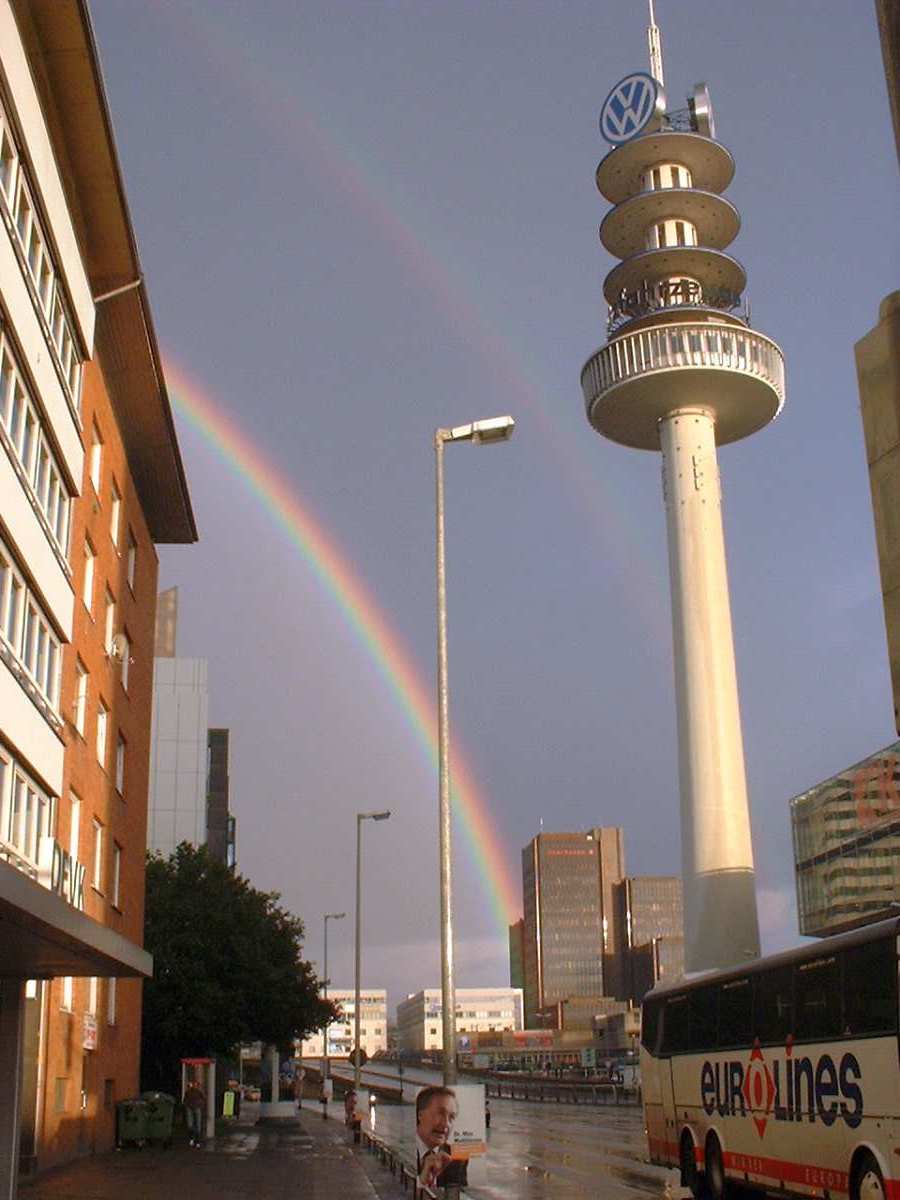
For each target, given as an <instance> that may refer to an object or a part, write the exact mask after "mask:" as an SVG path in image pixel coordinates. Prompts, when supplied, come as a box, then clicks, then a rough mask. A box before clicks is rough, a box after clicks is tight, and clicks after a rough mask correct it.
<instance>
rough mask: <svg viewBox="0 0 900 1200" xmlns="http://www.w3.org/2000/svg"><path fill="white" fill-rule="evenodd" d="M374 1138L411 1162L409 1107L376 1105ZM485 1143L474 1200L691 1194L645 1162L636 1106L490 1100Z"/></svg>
mask: <svg viewBox="0 0 900 1200" xmlns="http://www.w3.org/2000/svg"><path fill="white" fill-rule="evenodd" d="M416 1074H423V1075H424V1073H419V1072H416ZM407 1081H408V1076H407V1073H404V1082H407ZM424 1081H425V1080H424V1078H423V1079H422V1081H421V1082H424ZM429 1081H430V1080H429ZM382 1082H387V1081H386V1080H382ZM410 1098H411V1097H410ZM376 1132H377V1133H378V1134H380V1135H381V1136H382V1137H384V1138H385V1139H386V1140H387V1141H388V1142H390V1143H391V1144H392V1145H396V1146H399V1147H400V1148H402V1149H404V1150H406V1151H407V1152H408V1153H409V1154H410V1156H412V1155H413V1154H414V1153H415V1150H414V1133H415V1130H414V1118H413V1111H412V1107H411V1105H407V1104H404V1105H403V1106H402V1107H401V1106H399V1105H388V1104H385V1105H381V1106H380V1107H379V1108H378V1110H377V1113H376ZM488 1138H489V1147H490V1149H489V1153H488V1154H487V1156H486V1157H485V1159H484V1160H483V1163H482V1164H479V1165H480V1166H482V1168H483V1178H481V1179H480V1180H478V1182H477V1183H476V1181H475V1179H473V1178H472V1172H470V1187H469V1189H468V1191H469V1193H470V1194H471V1195H472V1197H473V1198H475V1200H584V1198H586V1197H591V1198H592V1200H593V1198H595V1197H604V1198H606V1197H609V1198H611V1200H638V1198H641V1200H647V1198H648V1197H654V1198H656V1200H663V1198H664V1197H665V1198H666V1200H668V1198H671V1200H678V1198H680V1197H687V1196H688V1195H689V1193H688V1192H687V1191H686V1190H685V1189H683V1188H681V1187H680V1185H679V1183H678V1173H677V1172H676V1171H667V1170H664V1169H663V1168H661V1167H655V1166H653V1165H651V1164H650V1163H649V1162H647V1158H646V1143H645V1140H644V1124H643V1116H642V1113H641V1110H640V1109H639V1108H636V1107H621V1108H588V1107H576V1106H570V1105H565V1104H562V1105H557V1104H538V1103H526V1102H524V1101H518V1100H515V1101H513V1100H492V1101H491V1128H490V1130H489V1134H488ZM476 1169H477V1168H475V1167H474V1166H473V1168H472V1170H473V1171H474V1170H476Z"/></svg>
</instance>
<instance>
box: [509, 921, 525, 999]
mask: <svg viewBox="0 0 900 1200" xmlns="http://www.w3.org/2000/svg"><path fill="white" fill-rule="evenodd" d="M509 986H510V987H514V988H522V989H523V990H524V988H525V920H524V918H523V917H520V918H519V920H518V921H516V922H515V923H514V924H512V925H510V927H509Z"/></svg>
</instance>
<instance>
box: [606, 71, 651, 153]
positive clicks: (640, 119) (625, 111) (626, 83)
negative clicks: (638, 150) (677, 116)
mask: <svg viewBox="0 0 900 1200" xmlns="http://www.w3.org/2000/svg"><path fill="white" fill-rule="evenodd" d="M658 95H659V84H658V83H657V81H656V80H655V79H654V78H653V76H652V75H648V74H647V72H646V71H635V72H634V74H633V75H626V76H625V78H624V79H621V80H619V82H618V83H617V84H616V86H615V87H614V88H613V90H612V91H611V92H610V93H609V95H608V96H607V97H606V100H605V101H604V102H603V108H602V109H601V110H600V132H601V133H602V134H603V136H604V137H605V138H606V140H607V141H608V142H611V143H612V144H613V145H614V146H620V145H621V144H622V143H623V142H627V141H629V140H630V139H631V138H633V137H636V136H637V134H639V133H640V132H641V130H642V129H645V128H646V126H647V124H648V122H649V121H650V118H651V117H652V116H653V114H654V112H655V111H656V100H657V97H658Z"/></svg>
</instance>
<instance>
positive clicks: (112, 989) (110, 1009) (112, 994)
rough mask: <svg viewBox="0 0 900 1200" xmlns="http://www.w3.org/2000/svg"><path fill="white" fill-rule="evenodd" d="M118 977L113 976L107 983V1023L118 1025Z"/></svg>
mask: <svg viewBox="0 0 900 1200" xmlns="http://www.w3.org/2000/svg"><path fill="white" fill-rule="evenodd" d="M116 982H117V981H116V977H115V976H114V975H113V976H111V977H110V978H109V979H107V981H106V1023H107V1025H115V1023H116Z"/></svg>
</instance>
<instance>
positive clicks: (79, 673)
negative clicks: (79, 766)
mask: <svg viewBox="0 0 900 1200" xmlns="http://www.w3.org/2000/svg"><path fill="white" fill-rule="evenodd" d="M87 700H88V673H87V670H86V669H85V666H84V663H83V662H82V661H81V659H80V658H79V659H76V660H75V712H74V714H73V724H74V725H75V728H76V729H77V730H78V732H79V733H80V734H81V736H82V737H84V719H85V715H86V714H87Z"/></svg>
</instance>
